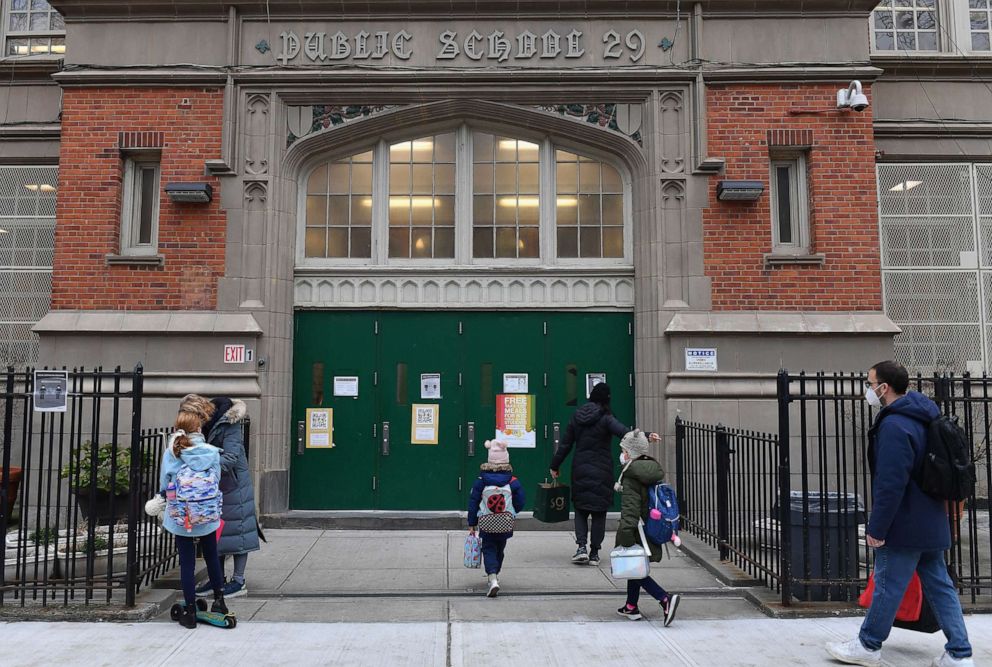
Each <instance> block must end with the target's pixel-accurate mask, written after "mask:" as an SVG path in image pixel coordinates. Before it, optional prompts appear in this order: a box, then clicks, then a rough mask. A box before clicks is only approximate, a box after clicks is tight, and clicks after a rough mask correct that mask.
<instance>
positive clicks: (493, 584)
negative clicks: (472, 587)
mask: <svg viewBox="0 0 992 667" xmlns="http://www.w3.org/2000/svg"><path fill="white" fill-rule="evenodd" d="M497 595H499V580H498V579H497V578H496V575H495V574H490V575H489V591H488V592H487V593H486V597H487V598H494V597H496V596H497Z"/></svg>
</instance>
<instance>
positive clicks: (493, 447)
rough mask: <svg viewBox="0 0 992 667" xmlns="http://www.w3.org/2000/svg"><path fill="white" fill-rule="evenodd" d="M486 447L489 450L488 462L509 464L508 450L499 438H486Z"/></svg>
mask: <svg viewBox="0 0 992 667" xmlns="http://www.w3.org/2000/svg"><path fill="white" fill-rule="evenodd" d="M486 449H488V450H489V463H493V464H495V465H509V463H510V452H508V451H506V443H505V442H502V441H500V440H486Z"/></svg>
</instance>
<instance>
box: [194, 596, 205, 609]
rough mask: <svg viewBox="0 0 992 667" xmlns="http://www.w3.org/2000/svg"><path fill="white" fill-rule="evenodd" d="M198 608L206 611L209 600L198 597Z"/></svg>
mask: <svg viewBox="0 0 992 667" xmlns="http://www.w3.org/2000/svg"><path fill="white" fill-rule="evenodd" d="M196 608H197V609H199V610H200V611H206V610H207V601H206V600H204V599H203V598H196Z"/></svg>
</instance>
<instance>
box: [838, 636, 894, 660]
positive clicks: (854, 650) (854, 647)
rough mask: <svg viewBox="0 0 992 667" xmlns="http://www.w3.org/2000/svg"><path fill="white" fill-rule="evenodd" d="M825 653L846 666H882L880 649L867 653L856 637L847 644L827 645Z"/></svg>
mask: <svg viewBox="0 0 992 667" xmlns="http://www.w3.org/2000/svg"><path fill="white" fill-rule="evenodd" d="M827 653H829V654H830V655H832V656H833V657H834V658H836V659H837V660H840V661H841V662H844V663H847V664H848V665H864V667H875V666H876V665H881V664H882V649H879V650H877V651H869V650H868V649H866V648H865V647H864V645H863V644H862V643H861V640H860V639H858V638H857V637H855V638H854V639H852V640H851V641H849V642H835V643H833V644H827Z"/></svg>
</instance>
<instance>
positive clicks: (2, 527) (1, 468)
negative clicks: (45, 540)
mask: <svg viewBox="0 0 992 667" xmlns="http://www.w3.org/2000/svg"><path fill="white" fill-rule="evenodd" d="M13 420H14V368H13V367H12V366H8V367H7V386H6V395H5V396H4V413H3V458H2V459H0V477H2V478H0V563H3V562H5V560H6V557H7V524H8V522H9V521H10V517H9V516H7V497H8V495H9V494H10V490H11V486H10V450H11V449H12V447H13V445H11V442H10V438H11V422H12V421H13ZM10 504H11V505H13V504H14V503H13V502H11V503H10ZM21 511H22V512H23V509H22V510H21ZM6 570H7V568H6V566H4V568H3V569H2V570H0V607H2V606H3V598H4V594H3V586H4V584H6V583H7V581H6V574H5V573H6Z"/></svg>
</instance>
